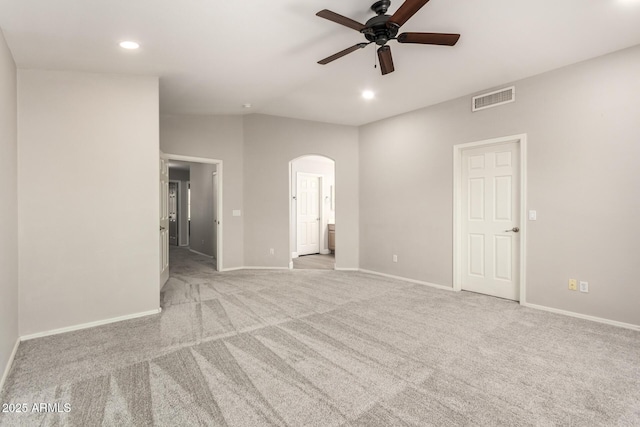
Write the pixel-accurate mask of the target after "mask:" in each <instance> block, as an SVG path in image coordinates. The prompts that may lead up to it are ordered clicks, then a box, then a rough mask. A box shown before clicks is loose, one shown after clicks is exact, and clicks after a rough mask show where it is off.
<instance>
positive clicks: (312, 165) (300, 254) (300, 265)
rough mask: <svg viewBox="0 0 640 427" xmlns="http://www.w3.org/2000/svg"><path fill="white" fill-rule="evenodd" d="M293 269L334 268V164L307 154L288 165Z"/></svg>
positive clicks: (324, 158)
mask: <svg viewBox="0 0 640 427" xmlns="http://www.w3.org/2000/svg"><path fill="white" fill-rule="evenodd" d="M289 176H290V180H289V188H290V194H291V197H290V210H289V238H290V243H289V245H290V248H291V262H290V263H289V268H293V269H321V270H333V269H334V268H335V251H336V246H335V212H336V211H335V162H334V161H333V160H332V159H330V158H328V157H324V156H318V155H307V156H302V157H298V158H297V159H294V160H292V161H291V162H289Z"/></svg>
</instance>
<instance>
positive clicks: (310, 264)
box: [293, 254, 336, 270]
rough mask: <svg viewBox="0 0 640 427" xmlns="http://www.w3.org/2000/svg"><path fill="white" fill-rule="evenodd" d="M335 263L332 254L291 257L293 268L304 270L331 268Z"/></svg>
mask: <svg viewBox="0 0 640 427" xmlns="http://www.w3.org/2000/svg"><path fill="white" fill-rule="evenodd" d="M335 264H336V256H335V255H334V254H327V255H304V256H300V257H298V258H294V259H293V268H295V269H304V270H333V269H334V266H335Z"/></svg>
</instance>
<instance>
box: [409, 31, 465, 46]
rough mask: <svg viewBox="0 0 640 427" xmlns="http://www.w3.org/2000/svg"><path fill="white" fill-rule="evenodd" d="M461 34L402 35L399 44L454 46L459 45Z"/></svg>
mask: <svg viewBox="0 0 640 427" xmlns="http://www.w3.org/2000/svg"><path fill="white" fill-rule="evenodd" d="M459 38H460V34H446V33H402V34H400V35H399V36H398V43H419V44H437V45H440V46H453V45H455V44H456V43H458V39H459Z"/></svg>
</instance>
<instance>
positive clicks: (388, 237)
mask: <svg viewBox="0 0 640 427" xmlns="http://www.w3.org/2000/svg"><path fill="white" fill-rule="evenodd" d="M638 76H640V47H634V48H630V49H626V50H623V51H620V52H617V53H614V54H610V55H607V56H604V57H600V58H597V59H593V60H590V61H587V62H583V63H579V64H576V65H573V66H569V67H566V68H562V69H559V70H556V71H553V72H549V73H546V74H542V75H539V76H536V77H533V78H529V79H526V80H522V81H518V82H516V83H515V85H516V96H517V100H516V102H515V103H512V104H507V105H504V106H501V107H497V108H493V109H489V110H484V111H480V112H477V113H471V111H470V110H471V109H470V102H471V101H470V97H465V98H461V99H457V100H453V101H450V102H446V103H443V104H440V105H437V106H434V107H430V108H426V109H422V110H418V111H414V112H411V113H408V114H404V115H401V116H398V117H394V118H391V119H387V120H383V121H380V122H376V123H373V124H369V125H366V126H363V127H361V129H360V183H361V191H360V201H361V204H360V212H361V216H360V227H361V231H360V255H361V256H360V265H361V267H362V268H365V269H371V270H377V271H380V272H384V273H389V274H395V275H399V276H404V277H408V278H412V279H418V280H424V281H428V282H432V283H436V284H441V285H447V286H451V285H452V268H453V266H452V251H453V249H452V229H453V221H452V218H453V207H452V206H453V182H452V180H453V178H452V175H453V155H452V146H453V145H455V144H460V143H466V142H473V141H479V140H484V139H489V138H494V137H500V136H507V135H513V134H519V133H526V134H528V145H529V147H528V194H527V196H528V206H526V207H525V209H535V210H537V211H538V220H537V221H535V222H531V221H530V222H528V224H527V226H528V242H527V294H526V298H527V301H528V302H530V303H533V304H539V305H544V306H548V307H553V308H557V309H562V310H568V311H572V312H577V313H582V314H587V315H593V316H598V317H602V318H607V319H613V320H617V321H621V322H627V323H631V324H635V325H639V324H640V310H639V309H638V301H640V286H638V285H637V277H636V276H635V271H636V270H635V267H636V264H637V261H638V256H639V254H640V239H639V237H640V223H639V222H638V217H640V179H639V178H638V170H639V168H638V164H639V163H638V159H640V103H639V102H638V99H637V96H638V94H640V78H638ZM505 86H506V85H505ZM393 253H396V254H398V257H399V259H398V263H397V264H394V263H392V262H391V255H392V254H393ZM569 278H576V279H579V280H586V281H588V282H589V284H590V291H589V293H588V294H583V293H580V292H572V291H569V290H568V289H567V280H568V279H569Z"/></svg>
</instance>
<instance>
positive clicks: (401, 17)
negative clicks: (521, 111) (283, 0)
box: [316, 0, 460, 75]
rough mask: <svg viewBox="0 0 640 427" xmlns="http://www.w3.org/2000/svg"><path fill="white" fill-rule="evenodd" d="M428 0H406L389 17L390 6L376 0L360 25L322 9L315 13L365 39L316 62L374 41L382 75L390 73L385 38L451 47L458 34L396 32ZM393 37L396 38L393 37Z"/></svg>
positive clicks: (319, 62)
mask: <svg viewBox="0 0 640 427" xmlns="http://www.w3.org/2000/svg"><path fill="white" fill-rule="evenodd" d="M428 1H429V0H406V1H405V2H404V3H403V4H402V6H400V8H399V9H398V10H397V11H396V13H394V14H393V15H391V16H389V15H386V12H387V9H389V6H390V5H391V1H390V0H379V1H377V2H375V3H374V4H373V5H372V6H371V10H373V11H374V12H375V13H376V14H377V15H378V16H374V17H373V18H371V19H369V20H368V21H367V23H366V24H361V23H359V22H357V21H354V20H353V19H350V18H347V17H346V16H342V15H340V14H337V13H335V12H332V11H330V10H327V9H324V10H321V11H320V12H318V13H316V16H319V17H321V18H324V19H328V20H329V21H333V22H335V23H337V24H340V25H344V26H345V27H349V28H352V29H354V30H356V31H359V32H360V33H362V34H364V36H365V38H366V39H367V40H368V42H363V43H358V44H356V45H354V46H351V47H349V48H347V49H345V50H342V51H340V52H338V53H336V54H333V55H331V56H328V57H326V58H324V59H323V60H321V61H318V64H322V65H326V64H328V63H329V62H332V61H335V60H336V59H338V58H342V57H343V56H345V55H348V54H350V53H351V52H355V51H356V50H358V49H362V48H364V47H365V46H368V45H369V44H371V43H376V44H377V45H379V46H380V47H379V48H378V60H379V61H380V71H382V75H385V74H389V73H392V72H393V71H394V70H395V68H394V67H393V58H392V57H391V47H390V46H387V42H388V41H389V40H397V41H398V43H418V44H434V45H441V46H453V45H455V44H456V43H457V42H458V39H459V38H460V34H445V33H402V34H400V35H398V30H399V29H400V27H401V26H402V25H404V23H405V22H407V21H408V20H409V18H411V17H412V16H413V15H415V13H416V12H417V11H418V10H420V9H421V8H422V6H424V5H425V4H427V2H428ZM396 36H397V37H396Z"/></svg>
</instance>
